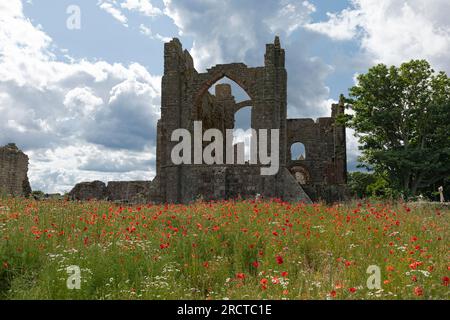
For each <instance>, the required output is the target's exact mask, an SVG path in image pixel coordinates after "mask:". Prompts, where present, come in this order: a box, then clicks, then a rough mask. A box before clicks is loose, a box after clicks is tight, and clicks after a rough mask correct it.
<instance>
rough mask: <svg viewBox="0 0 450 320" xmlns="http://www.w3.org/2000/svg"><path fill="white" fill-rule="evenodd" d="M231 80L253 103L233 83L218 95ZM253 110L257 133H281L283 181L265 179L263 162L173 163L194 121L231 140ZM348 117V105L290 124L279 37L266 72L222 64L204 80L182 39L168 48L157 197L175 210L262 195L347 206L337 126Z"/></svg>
mask: <svg viewBox="0 0 450 320" xmlns="http://www.w3.org/2000/svg"><path fill="white" fill-rule="evenodd" d="M225 77H226V78H229V79H231V80H232V81H234V82H235V83H237V84H238V85H239V86H240V87H241V88H242V89H243V90H244V91H245V92H246V93H247V95H248V96H249V97H250V99H249V100H246V101H241V102H236V101H235V97H233V95H232V92H231V86H230V85H228V84H217V85H216V86H215V93H214V94H213V93H211V92H210V88H211V87H213V86H214V85H215V84H216V83H217V82H218V81H220V80H221V79H223V78H225ZM247 106H251V107H252V113H251V128H252V129H256V130H257V131H258V129H269V130H270V129H278V130H279V171H278V173H277V174H276V175H272V176H264V175H261V173H260V171H261V170H260V169H261V167H263V165H262V164H260V163H259V162H258V163H256V164H249V163H245V164H213V165H206V164H181V165H175V164H173V162H172V159H171V152H172V149H173V147H174V146H175V145H176V144H178V142H177V141H171V135H172V132H173V131H174V130H176V129H180V128H183V129H187V130H189V131H190V132H191V133H193V130H194V122H195V121H202V124H203V130H204V131H205V130H207V129H210V128H215V129H218V130H220V131H221V132H223V133H225V130H227V129H234V128H235V121H234V115H235V113H236V112H237V111H239V110H240V109H241V108H244V107H247ZM343 112H344V106H343V103H340V104H336V105H333V106H332V111H331V117H327V118H319V119H317V120H313V119H288V118H287V71H286V68H285V51H284V49H283V48H281V45H280V41H279V39H278V37H277V38H276V39H275V41H274V43H271V44H267V46H266V52H265V56H264V66H261V67H248V66H246V65H245V64H243V63H231V64H220V65H216V66H214V67H212V68H210V69H207V71H206V72H204V73H199V72H197V70H196V69H195V68H194V62H193V59H192V57H191V55H190V54H189V52H188V51H187V50H183V48H182V45H181V43H180V41H179V40H178V39H176V38H175V39H173V40H172V41H170V42H169V43H166V44H165V48H164V76H163V78H162V97H161V119H160V120H159V121H158V125H157V161H156V162H157V163H156V171H157V176H156V178H155V179H154V181H153V182H152V190H153V194H152V195H150V197H151V198H153V199H154V200H157V201H160V202H175V203H187V202H190V201H193V200H195V199H197V198H199V197H201V198H203V199H205V200H213V199H233V198H238V197H242V198H254V197H255V196H256V195H261V196H263V197H266V198H281V199H283V200H286V201H304V202H311V201H318V200H325V201H328V202H332V201H339V200H344V199H345V198H346V176H347V167H346V140H345V127H344V126H342V125H339V124H337V123H336V117H337V116H338V115H339V114H342V113H343ZM224 136H225V134H224ZM295 143H302V144H303V146H304V150H305V154H304V156H303V157H301V158H297V159H295V158H294V159H292V148H291V146H292V145H293V144H295ZM236 149H237V148H236ZM269 152H270V150H269ZM192 154H193V152H192ZM224 158H225V155H224Z"/></svg>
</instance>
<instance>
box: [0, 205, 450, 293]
mask: <svg viewBox="0 0 450 320" xmlns="http://www.w3.org/2000/svg"><path fill="white" fill-rule="evenodd" d="M448 215H449V210H448V209H442V208H441V209H440V208H439V207H429V206H420V207H415V205H413V204H404V203H395V204H388V203H382V202H376V203H369V202H364V203H359V204H358V203H353V204H347V205H335V206H326V205H322V204H316V205H304V204H289V203H284V202H281V201H277V200H271V201H261V202H254V201H240V202H233V201H228V202H225V201H224V202H217V203H203V202H198V203H194V204H192V205H188V206H185V205H147V206H130V207H127V206H119V205H113V204H111V203H107V202H66V201H52V200H49V201H41V202H36V201H33V200H27V199H14V198H5V197H3V198H1V199H0V237H1V238H0V298H2V299H448V298H449V291H448V276H449V272H450V271H449V269H450V264H449V256H448V253H449V251H448V249H449V248H448V228H449V217H448ZM71 265H76V266H79V267H80V269H81V280H82V282H81V289H80V290H69V289H68V288H67V285H66V281H67V278H68V277H69V276H70V274H68V273H67V270H66V269H67V267H68V266H71ZM371 265H375V266H377V267H379V268H380V271H381V289H369V288H367V285H366V282H367V279H368V278H369V276H370V274H368V273H367V268H368V267H369V266H371Z"/></svg>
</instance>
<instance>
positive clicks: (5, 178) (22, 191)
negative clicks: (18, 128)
mask: <svg viewBox="0 0 450 320" xmlns="http://www.w3.org/2000/svg"><path fill="white" fill-rule="evenodd" d="M0 193H6V194H8V195H12V196H29V195H30V193H31V187H30V183H29V181H28V156H27V155H26V154H24V153H23V152H22V151H20V150H19V149H18V148H17V146H16V145H15V144H13V143H10V144H8V145H6V146H4V147H2V148H0Z"/></svg>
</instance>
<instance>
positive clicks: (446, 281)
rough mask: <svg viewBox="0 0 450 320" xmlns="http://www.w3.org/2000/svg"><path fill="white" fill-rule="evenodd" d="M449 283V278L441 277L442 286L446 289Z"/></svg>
mask: <svg viewBox="0 0 450 320" xmlns="http://www.w3.org/2000/svg"><path fill="white" fill-rule="evenodd" d="M449 281H450V279H449V277H443V278H442V285H443V286H446V287H448V283H449Z"/></svg>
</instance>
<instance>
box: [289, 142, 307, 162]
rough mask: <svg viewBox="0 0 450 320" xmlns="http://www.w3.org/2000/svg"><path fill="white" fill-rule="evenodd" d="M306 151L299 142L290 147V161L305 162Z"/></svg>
mask: <svg viewBox="0 0 450 320" xmlns="http://www.w3.org/2000/svg"><path fill="white" fill-rule="evenodd" d="M305 159H306V149H305V145H304V144H303V143H301V142H296V143H294V144H293V145H292V146H291V160H305Z"/></svg>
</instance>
